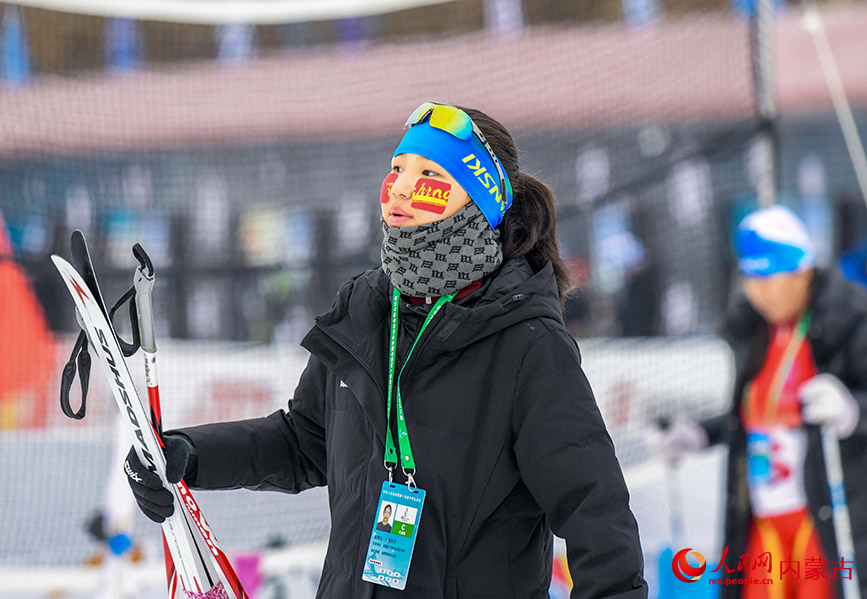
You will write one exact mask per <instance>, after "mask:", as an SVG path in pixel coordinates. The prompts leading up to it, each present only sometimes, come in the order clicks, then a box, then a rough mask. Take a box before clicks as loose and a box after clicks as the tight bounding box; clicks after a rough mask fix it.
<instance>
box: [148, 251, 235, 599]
mask: <svg viewBox="0 0 867 599" xmlns="http://www.w3.org/2000/svg"><path fill="white" fill-rule="evenodd" d="M132 253H133V255H134V256H135V258H136V260H138V263H139V266H138V267H137V268H136V271H135V275H134V277H133V287H135V307H136V314H137V320H138V328H139V336H140V339H141V348H142V353H144V360H145V382H146V384H147V389H148V403H149V404H150V408H151V422H152V423H153V426H154V428H156V430H157V431H158V433H159V437H160V442H162V433H163V423H162V410H161V407H160V388H159V379H158V378H157V344H156V335H155V333H154V318H153V301H152V298H151V294H152V292H153V288H154V282H155V280H154V279H155V277H154V267H153V263H152V262H151V260H150V258H149V257H148V255H147V253H146V252H145V251H144V249H143V248H142V247H141V245H139V244H138V243H137V244H135V245H134V246H133V248H132ZM173 492H174V493H175V498H176V501H177V502H178V504H179V507H180V508H181V509H180V512H181V513H182V514H183V517H184V519H185V520H186V522H187V525H188V526H190V527H196V528H198V529H199V532H200V533H201V535H198V536H197V535H193V536H192V541H193V545H194V548H195V549H196V551H197V552H198V554H199V555H202V554H205V555H208V554H212V555H213V558H214V560H215V562H216V568H213V567H211V564H207V563H206V564H205V568H206V573H207V576H208V579H209V580H210V581H211V582H212V583H213V584H216V583H217V582H218V581H219V582H222V584H223V585H224V587H223V588H225V589H228V590H230V591H231V592H232V593H234V595H233V596H234V597H235V598H237V599H247V593H246V592H245V591H244V589H243V587H242V586H241V582H240V581H239V580H238V576H237V574H236V573H235V570H234V569H233V568H232V565H231V563H230V562H229V559H228V558H227V557H226V554H225V553H224V552H223V550H222V549H221V548H220V546H219V545H218V544H217V539H216V538H215V537H214V535H213V532H212V531H211V528H210V526H208V523H207V521H206V520H205V517H204V515H203V514H202V512H201V510H200V509H199V506H198V504H197V503H196V501H195V499H193V496H192V495H191V494H190V491H189V488H188V487H187V485H186V483H185V482H184V481H183V479H181V481H180V482H178V483H177V484H175V485H174V488H173ZM163 545H164V549H165V550H166V551H165V555H166V577H167V579H168V585H169V597H170V599H174V597H175V593H176V591H177V582H178V581H177V574H178V571H177V569H176V566H183V564H175V563H174V562H173V560H172V556H171V553H170V552H169V551H168V542H167V539H166V538H165V534H163ZM185 590H189V589H185ZM187 595H188V596H191V597H192V596H194V595H190V593H187ZM206 595H207V596H210V593H207V594H206ZM195 596H199V595H195ZM203 596H204V595H203Z"/></svg>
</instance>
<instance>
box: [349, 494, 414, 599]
mask: <svg viewBox="0 0 867 599" xmlns="http://www.w3.org/2000/svg"><path fill="white" fill-rule="evenodd" d="M424 495H425V492H424V491H423V490H422V489H419V488H417V487H408V486H406V485H400V484H397V483H390V482H388V481H384V482H383V483H382V490H381V491H380V493H379V505H377V507H376V521H375V522H374V523H373V531H372V532H371V533H370V545H368V547H367V557H366V558H365V560H364V572H363V573H362V575H361V579H362V580H366V581H367V582H372V583H374V584H381V585H382V586H386V587H390V588H394V589H399V590H403V589H404V588H405V587H406V577H407V575H408V574H409V563H410V561H411V560H412V550H413V548H414V547H415V537H416V533H417V531H418V523H419V520H420V519H421V508H422V505H424Z"/></svg>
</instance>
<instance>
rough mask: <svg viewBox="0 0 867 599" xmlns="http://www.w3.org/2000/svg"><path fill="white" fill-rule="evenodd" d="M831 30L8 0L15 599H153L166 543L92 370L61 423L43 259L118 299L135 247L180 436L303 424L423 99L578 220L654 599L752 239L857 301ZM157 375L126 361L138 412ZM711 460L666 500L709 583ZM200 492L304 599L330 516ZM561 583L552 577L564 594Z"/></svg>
mask: <svg viewBox="0 0 867 599" xmlns="http://www.w3.org/2000/svg"><path fill="white" fill-rule="evenodd" d="M815 8H816V7H814V6H813V5H812V4H809V5H802V4H801V3H798V2H794V1H790V2H786V1H784V0H620V1H615V0H611V1H609V2H593V1H591V0H570V1H568V2H562V1H559V0H455V1H443V0H381V1H378V2H364V1H349V0H321V1H320V2H318V3H305V2H292V1H281V0H249V1H248V2H241V3H230V2H220V1H219V0H207V1H205V0H200V1H197V0H171V1H169V2H161V3H155V2H149V1H148V0H125V1H124V2H123V3H117V2H108V1H106V0H33V1H28V2H24V3H21V4H9V3H0V331H2V335H0V473H2V478H3V481H4V482H3V483H2V484H0V513H2V514H3V515H4V517H3V518H2V520H0V597H4V598H5V597H54V598H57V597H94V596H100V595H99V593H102V594H104V596H106V597H122V596H126V597H161V596H164V595H165V590H164V586H163V585H164V581H163V580H162V578H161V577H162V573H161V566H160V560H161V559H162V558H161V544H160V539H159V527H157V526H154V525H152V524H151V523H150V522H148V521H146V520H145V518H144V517H143V516H140V515H138V514H137V512H134V511H133V512H131V514H132V515H130V514H129V513H127V515H126V516H124V514H123V513H126V512H125V510H126V509H127V507H128V506H127V507H123V504H124V503H125V502H126V501H127V499H128V498H124V499H122V500H117V499H116V497H117V495H116V494H115V491H116V489H115V488H114V485H115V483H116V482H117V481H116V479H117V478H118V476H117V475H120V474H121V472H120V469H119V468H114V467H113V466H112V462H113V460H114V459H115V458H114V457H113V456H114V449H113V448H116V447H128V445H127V444H126V441H125V440H124V439H123V437H120V438H119V440H116V438H117V436H116V431H115V429H116V427H115V414H116V412H117V409H116V406H115V404H114V401H113V398H112V397H111V394H110V393H109V392H108V390H107V388H106V386H105V385H104V383H103V381H102V380H101V379H102V378H104V377H103V376H102V375H101V374H100V373H99V372H98V370H97V369H95V370H94V375H93V377H92V381H91V391H90V396H89V397H90V401H89V405H88V414H87V417H86V418H85V419H84V420H83V421H79V422H73V421H71V420H68V419H66V418H65V417H64V416H63V415H62V413H61V411H60V409H59V406H58V403H57V399H58V389H59V378H60V371H61V369H62V366H63V364H64V363H65V362H66V360H67V359H68V355H69V352H70V350H71V347H72V343H73V341H74V338H75V335H76V334H77V332H78V327H77V324H76V321H75V317H74V312H73V304H72V302H71V301H70V299H69V297H68V293H67V292H66V290H65V288H64V285H63V282H62V280H61V279H60V277H59V276H58V274H57V273H56V271H55V269H54V267H53V265H52V263H51V262H50V260H49V256H50V255H51V254H52V253H56V254H60V255H63V256H66V257H68V256H69V238H70V233H71V232H72V230H74V229H81V230H82V231H83V232H84V233H85V235H86V236H87V240H88V243H89V245H90V249H91V253H92V255H93V260H94V263H95V268H96V274H97V275H98V277H99V280H100V283H101V286H102V290H103V294H104V295H105V297H106V300H107V302H108V303H113V301H114V300H115V299H117V298H118V297H119V296H120V294H121V293H122V292H123V291H124V290H125V289H126V288H127V287H128V286H129V285H130V283H131V280H132V274H133V269H134V265H135V261H134V259H133V256H132V253H131V247H132V245H133V244H134V243H136V242H139V243H141V244H142V246H143V247H144V248H145V249H146V250H147V252H148V253H149V254H150V256H151V258H152V260H153V262H154V265H155V268H156V273H157V286H156V290H155V293H154V301H155V309H156V319H157V323H156V324H157V335H158V344H159V348H160V352H159V355H160V364H161V365H160V371H161V372H160V383H161V388H162V390H161V394H162V398H163V414H164V416H163V417H164V422H165V425H166V427H167V428H173V427H177V426H185V425H190V424H194V423H201V422H209V421H215V420H229V419H238V418H245V417H253V416H258V415H264V414H267V413H270V412H271V411H273V410H276V409H279V408H281V407H285V405H286V401H287V400H288V399H290V398H291V397H292V391H293V389H294V386H295V383H296V382H297V379H298V376H299V375H300V372H301V370H302V369H303V367H304V363H305V360H306V356H305V354H304V352H303V350H300V348H298V345H297V344H298V341H299V340H300V339H301V337H302V336H303V335H304V334H305V333H306V331H307V330H308V329H309V328H310V326H311V325H312V322H313V317H314V316H315V315H316V314H318V313H321V312H323V311H325V310H326V309H327V308H328V307H329V306H330V304H331V301H332V298H333V297H334V294H335V292H336V291H337V289H338V287H339V286H340V284H341V283H342V282H343V281H345V280H346V279H348V278H349V277H351V276H353V275H354V274H357V273H358V272H360V271H362V270H364V269H367V268H374V267H377V266H378V265H379V244H380V230H379V224H378V222H379V218H380V217H379V214H380V212H379V205H378V202H377V198H378V194H379V187H380V183H381V181H382V178H383V177H384V176H385V175H386V174H387V173H388V171H389V167H390V159H391V153H392V151H393V149H394V147H395V146H396V144H397V142H398V141H399V139H400V137H401V135H402V125H403V122H404V120H405V118H406V116H407V115H408V114H409V113H410V112H411V111H412V109H414V108H415V107H416V106H417V105H418V104H420V103H421V102H422V101H425V100H435V101H443V102H449V103H453V104H459V105H463V106H470V107H475V108H479V109H481V110H483V111H485V112H487V113H489V114H490V115H492V116H493V117H495V118H497V119H498V120H500V121H501V122H502V123H503V124H505V125H506V127H507V128H509V129H510V130H511V131H512V132H513V134H514V135H515V137H516V140H517V142H518V144H519V146H520V148H521V149H522V151H523V157H522V170H525V171H528V172H531V173H534V174H536V175H537V176H539V177H541V178H542V179H543V180H544V181H546V182H547V183H548V184H549V185H550V186H551V187H552V188H553V189H554V191H555V192H556V194H557V196H558V198H559V201H560V216H559V222H558V233H559V237H560V244H561V249H562V251H563V254H564V257H565V258H566V259H567V261H568V263H569V265H570V266H571V268H572V269H573V271H574V274H575V276H576V277H577V278H578V279H579V281H580V283H581V290H580V292H579V293H578V294H577V295H576V296H575V297H574V298H573V299H572V300H571V301H570V302H569V304H568V306H567V312H566V321H567V324H568V327H569V329H570V331H571V332H572V333H573V334H574V335H575V336H576V338H578V342H579V346H580V347H581V349H582V353H583V356H584V366H585V369H586V371H587V373H588V377H589V379H590V381H591V384H592V385H593V387H594V391H595V393H596V395H597V400H598V402H599V404H600V407H601V409H602V411H603V414H604V416H605V418H606V422H607V425H608V427H609V430H610V432H611V435H612V438H613V439H614V441H615V445H616V447H617V452H618V456H619V458H620V460H621V464H622V465H623V467H624V471H625V473H626V477H627V482H628V484H629V486H630V491H631V495H632V507H633V510H634V511H635V513H636V516H637V517H638V519H639V524H640V527H641V533H642V543H643V547H644V550H645V554H646V559H647V578H648V580H649V581H650V582H651V596H658V586H657V585H656V584H655V581H656V577H657V574H658V571H657V561H656V560H657V558H658V555H659V553H660V552H661V551H662V549H663V548H664V547H666V546H667V545H668V544H670V543H671V527H670V520H671V518H670V516H671V514H670V511H671V505H670V502H669V498H668V496H667V495H666V483H667V481H670V480H671V478H670V475H671V474H672V473H671V472H669V471H667V470H666V469H665V468H664V467H663V466H662V465H661V464H660V463H659V462H658V460H657V459H656V458H655V457H654V453H653V452H652V451H651V448H650V446H649V443H648V438H649V435H648V432H649V430H650V429H651V423H652V422H654V421H655V419H657V418H659V417H660V416H666V417H669V418H673V419H674V420H675V421H677V420H679V419H686V418H690V419H694V418H700V417H704V416H709V415H713V414H717V413H720V412H721V411H723V410H725V409H726V408H727V406H728V404H729V402H730V393H731V384H732V370H733V367H732V358H731V356H730V354H729V352H728V349H727V347H726V346H725V344H724V343H722V342H721V341H720V340H719V339H718V338H717V337H715V335H714V333H715V331H717V330H718V328H719V326H720V324H721V323H722V320H723V318H724V315H725V313H726V307H727V306H728V305H729V303H730V301H731V299H732V297H733V296H734V295H735V294H736V293H737V292H738V279H737V277H736V272H735V268H734V265H735V264H734V255H733V250H732V248H731V237H732V233H733V231H734V228H735V227H736V225H737V223H738V221H739V219H740V218H741V216H743V215H744V214H745V213H746V212H748V211H750V210H752V209H754V208H756V207H758V206H759V205H762V204H767V203H769V202H773V201H778V202H780V203H782V204H784V205H786V206H789V207H791V208H792V209H793V210H795V212H797V213H798V214H799V215H800V216H801V217H802V218H803V219H804V221H805V222H806V223H807V225H808V228H809V229H810V233H811V235H812V236H813V239H814V241H815V242H816V245H817V248H818V259H819V263H820V265H821V266H825V267H830V268H839V269H842V270H843V271H844V272H845V273H846V274H847V276H849V277H850V278H852V279H854V280H857V281H860V282H862V283H865V284H867V270H865V268H864V255H865V253H867V250H865V246H867V209H865V204H864V195H863V189H861V187H860V186H859V176H858V174H856V173H859V170H858V169H856V168H855V167H853V164H859V160H863V158H859V154H858V151H857V144H856V143H853V139H855V140H857V137H858V135H857V133H858V129H859V128H860V129H864V128H865V127H867V78H865V77H864V73H865V72H867V36H865V35H864V32H865V31H867V2H860V1H859V2H855V1H831V2H820V3H818V5H817V8H818V11H817V12H810V13H809V14H810V15H812V17H810V18H807V16H806V15H807V14H808V9H809V10H814V9H815ZM823 40H824V41H823ZM825 44H827V45H825ZM829 57H830V58H829ZM835 94H836V98H837V102H836V104H835V102H834V101H833V100H832V98H834V97H835ZM841 94H842V97H843V99H844V104H841V103H840V100H839V98H840V97H841ZM846 104H848V106H849V107H851V111H850V112H847V111H846V110H845V108H846ZM850 113H851V115H852V117H853V119H852V121H854V122H852V121H850V120H847V115H848V114H850ZM841 123H842V125H843V127H842V128H841ZM853 125H854V127H853ZM853 130H854V137H853ZM844 131H846V133H845V134H844ZM859 174H860V173H859ZM861 183H862V184H864V183H867V178H865V177H864V175H863V174H862V175H861ZM120 320H121V321H123V320H124V318H121V319H120ZM120 330H121V332H122V334H125V335H128V333H127V331H128V327H124V326H123V325H121V326H120ZM140 361H141V358H140V357H134V358H131V359H130V360H129V364H130V369H131V371H132V372H133V375H134V377H137V378H138V379H140V382H141V385H142V388H144V381H143V378H144V377H143V376H142V371H143V369H142V368H141V363H140ZM76 397H77V395H76ZM123 453H125V451H124V452H123ZM722 460H723V457H722V456H721V455H720V454H719V453H715V452H713V451H711V452H707V453H706V454H704V455H703V456H701V457H697V458H694V459H690V460H687V461H686V462H685V463H684V464H683V465H682V467H681V468H680V470H679V471H678V472H677V473H676V479H675V484H677V485H679V488H680V493H681V494H682V496H683V503H684V505H685V510H686V511H685V512H684V514H683V516H684V518H685V527H686V528H685V538H686V540H687V541H688V543H689V545H686V546H690V547H694V548H696V549H697V550H700V551H702V552H704V555H705V556H707V557H708V561H709V562H711V561H714V556H716V557H717V559H718V556H719V549H720V547H718V545H719V544H720V542H721V541H720V530H719V529H720V526H721V522H720V506H721V500H720V497H719V493H720V492H721V491H720V490H719V489H720V482H721V477H722V471H721V464H722ZM121 482H123V481H122V479H121ZM123 485H124V486H125V482H123ZM197 497H199V498H200V504H201V505H202V508H203V510H204V512H205V513H206V514H207V515H208V518H209V521H210V523H211V525H212V526H213V528H214V530H215V531H216V533H217V535H218V538H219V539H221V541H222V543H223V545H224V548H225V549H226V550H227V551H228V552H229V553H230V554H232V555H234V556H235V558H236V560H237V561H238V563H239V564H242V566H239V569H241V570H243V571H244V574H243V575H244V576H245V577H247V578H246V580H247V581H248V582H247V586H248V588H249V589H251V590H252V591H253V594H254V596H255V597H259V598H266V597H272V598H275V599H276V598H278V597H282V598H287V597H312V596H313V594H314V593H315V587H316V583H317V579H318V574H319V569H320V567H321V563H322V558H323V555H324V542H325V540H326V538H327V534H328V530H329V522H328V511H327V503H326V502H327V494H326V492H325V491H324V490H313V491H310V492H307V493H304V494H301V495H298V496H283V495H275V494H256V493H251V492H246V491H239V492H233V493H213V492H212V493H202V492H200V493H198V494H197ZM115 512H122V513H115ZM100 515H102V516H103V518H104V522H105V526H106V527H107V528H112V526H113V525H112V524H111V523H112V522H125V524H124V527H126V528H125V529H129V530H131V531H134V532H132V533H130V536H131V538H132V540H133V547H134V548H135V549H136V550H137V551H138V553H136V555H134V556H133V555H131V553H132V552H128V553H127V554H125V555H122V556H121V557H120V558H119V559H115V558H114V557H113V556H112V555H111V552H110V551H108V552H107V551H106V547H105V543H103V542H101V541H100V540H99V537H100V534H98V533H99V531H98V530H97V531H96V532H94V523H95V522H96V520H97V519H98V517H99V516H100ZM118 526H120V525H118ZM558 547H559V546H558ZM558 552H559V553H560V554H562V548H560V549H558ZM107 579H111V580H114V581H121V582H119V583H117V584H116V588H112V589H109V588H108V586H107V584H106V582H105V581H106V580H107ZM569 584H570V581H569V580H568V575H567V574H566V573H565V571H564V568H563V563H562V557H560V558H558V561H557V563H556V564H555V572H554V581H553V583H552V590H551V594H552V597H554V598H555V599H556V598H557V597H565V596H567V595H566V593H567V592H568V586H569Z"/></svg>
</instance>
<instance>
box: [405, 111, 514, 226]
mask: <svg viewBox="0 0 867 599" xmlns="http://www.w3.org/2000/svg"><path fill="white" fill-rule="evenodd" d="M404 127H406V128H408V129H409V131H407V132H406V135H404V138H403V140H402V141H401V143H400V145H399V146H398V148H397V150H395V153H394V155H395V156H397V155H398V154H401V153H405V152H411V153H414V154H419V155H421V156H425V157H426V158H429V159H430V160H433V161H434V162H436V163H437V164H440V165H441V166H442V167H443V168H445V169H446V170H447V171H448V172H449V174H451V175H452V177H454V178H455V180H457V181H458V183H460V184H461V187H463V188H464V190H465V191H466V192H467V193H468V194H469V195H470V197H471V198H472V199H473V201H474V202H475V203H476V205H478V206H479V208H480V209H481V211H482V213H483V214H484V215H485V218H487V220H488V222H489V223H490V224H491V227H496V226H497V225H499V224H500V222H502V220H503V215H504V214H505V212H506V210H507V209H508V208H509V206H511V204H512V185H511V182H510V181H509V178H508V176H507V175H506V172H505V171H504V170H503V167H502V165H501V164H500V161H499V159H498V158H497V155H496V154H495V153H494V150H493V148H491V145H490V143H488V140H487V139H485V134H484V133H482V131H481V129H479V127H478V125H476V124H475V123H474V122H473V120H472V119H471V118H470V116H469V115H468V114H467V113H466V112H464V111H463V110H461V109H460V108H457V107H455V106H451V105H449V104H440V103H437V102H425V103H424V104H422V105H421V106H419V107H418V108H416V109H415V110H414V111H413V113H412V114H411V115H410V117H409V118H408V119H407V121H406V124H405V125H404ZM444 134H448V135H444ZM491 167H493V168H491ZM495 176H496V177H497V179H494V177H495Z"/></svg>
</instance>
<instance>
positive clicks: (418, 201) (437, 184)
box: [412, 177, 452, 214]
mask: <svg viewBox="0 0 867 599" xmlns="http://www.w3.org/2000/svg"><path fill="white" fill-rule="evenodd" d="M451 192H452V186H451V185H450V184H449V183H444V182H443V181H437V180H436V179H428V178H426V177H422V178H420V179H419V180H418V181H416V182H415V187H414V188H413V190H412V207H413V208H416V209H418V210H427V211H428V212H433V213H434V214H442V213H443V212H445V211H446V204H448V202H449V195H451Z"/></svg>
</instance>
